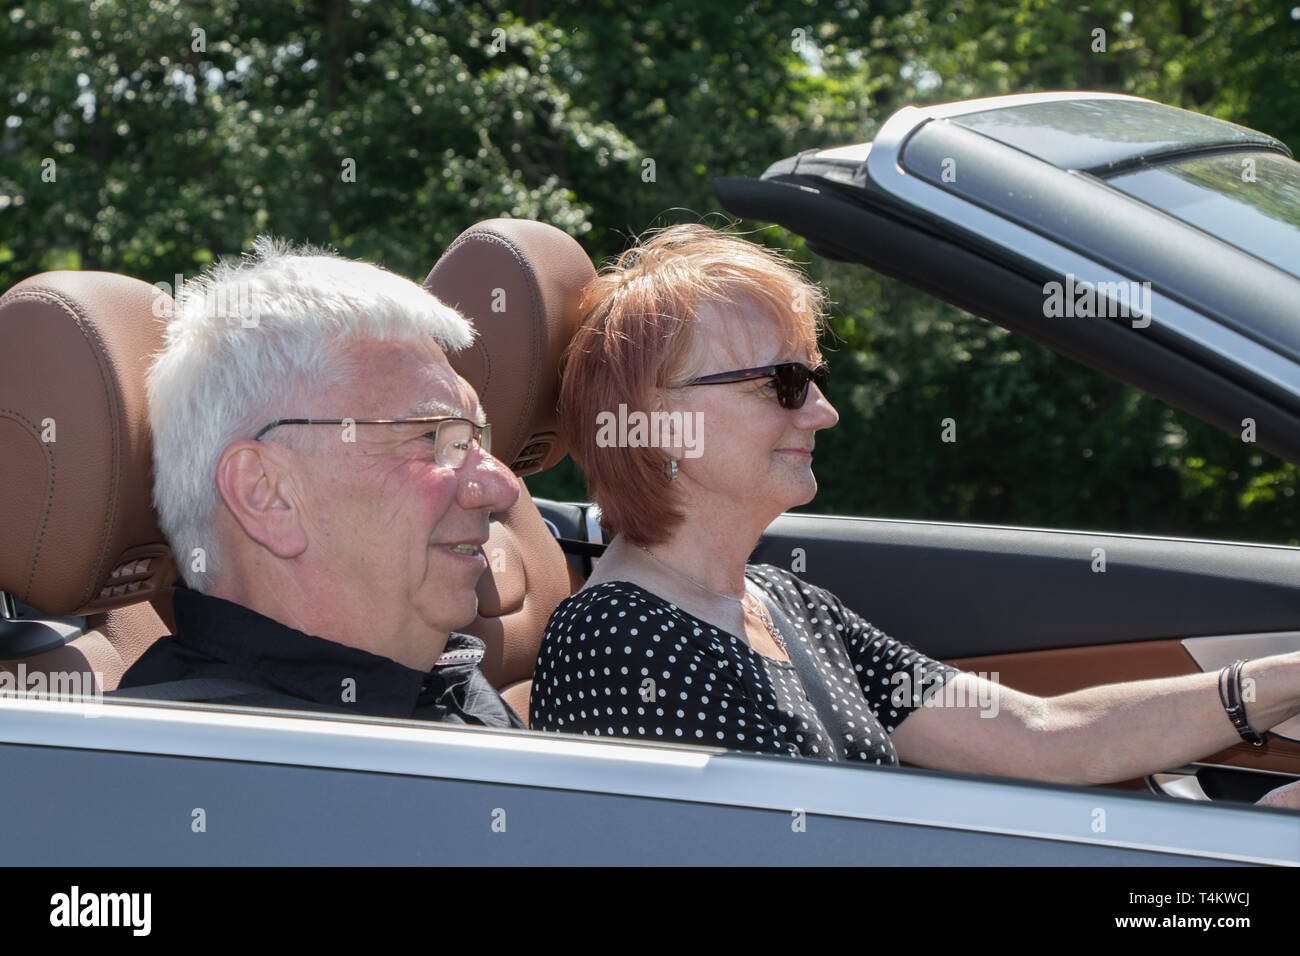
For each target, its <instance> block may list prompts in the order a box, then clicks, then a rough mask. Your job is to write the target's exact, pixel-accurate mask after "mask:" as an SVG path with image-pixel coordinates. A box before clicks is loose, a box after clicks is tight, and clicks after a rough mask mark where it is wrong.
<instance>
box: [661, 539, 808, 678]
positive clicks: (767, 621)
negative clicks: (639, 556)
mask: <svg viewBox="0 0 1300 956" xmlns="http://www.w3.org/2000/svg"><path fill="white" fill-rule="evenodd" d="M637 547H639V548H640V549H641V550H642V551H644V552H645V553H646V554H648V555H650V557H652V558H654V560H655V561H657V562H659V563H660V564H662V565H663V566H664V567H665V568H667V569H668V570H669V571H672V572H673V573H674V574H680V575H681V576H682V577H684V578H685V579H686V580H687V581H690V582H691V583H692V584H694V585H695V586H696V587H697V588H701V589H702V590H705V591H708V592H709V593H710V594H716V595H717V596H718V597H721V598H726V599H727V600H728V601H735V602H736V603H737V604H739V605H740V610H741V613H744V612H745V611H747V610H748V611H750V612H751V613H753V614H754V615H755V616H756V617H757V618H758V619H759V621H761V622H762V624H763V629H764V630H765V631H767V633H768V634H769V635H770V636H771V638H772V640H774V641H776V644H777V646H778V647H779V648H781V652H782V653H783V654H785V656H786V657H789V656H790V651H789V650H787V649H786V646H785V641H783V640H781V634H780V632H778V631H777V629H776V625H775V624H773V623H772V618H771V616H770V615H769V614H768V613H767V609H766V608H764V607H763V605H762V602H760V601H759V600H757V599H756V598H755V597H754V596H753V595H752V594H750V593H749V591H748V589H747V590H746V591H745V596H744V597H739V598H738V597H736V596H735V595H734V594H727V593H726V592H725V591H718V590H716V589H714V588H711V587H709V586H708V585H707V584H705V583H703V582H702V581H697V580H696V579H695V578H693V577H691V576H690V575H689V574H687V573H686V572H685V571H683V570H681V569H680V568H675V567H673V566H672V565H671V564H669V563H668V562H667V561H665V560H664V559H663V558H661V557H659V555H657V554H655V553H654V552H653V551H651V550H650V549H649V548H647V547H646V546H645V545H644V544H640V545H637ZM746 601H749V602H750V603H748V604H746V603H745V602H746Z"/></svg>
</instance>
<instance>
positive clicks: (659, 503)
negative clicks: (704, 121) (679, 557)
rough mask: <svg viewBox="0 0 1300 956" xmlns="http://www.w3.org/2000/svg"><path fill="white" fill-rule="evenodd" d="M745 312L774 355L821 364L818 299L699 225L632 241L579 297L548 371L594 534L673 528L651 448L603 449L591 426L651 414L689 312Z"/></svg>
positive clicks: (811, 288)
mask: <svg viewBox="0 0 1300 956" xmlns="http://www.w3.org/2000/svg"><path fill="white" fill-rule="evenodd" d="M704 304H714V305H730V306H741V305H745V304H750V305H753V306H755V307H757V308H758V309H759V311H761V312H763V313H766V314H768V315H771V316H772V317H773V318H775V319H776V320H777V322H778V323H779V325H780V327H781V328H782V329H783V330H784V333H785V341H784V344H785V347H787V348H790V349H792V350H794V351H797V352H800V353H802V354H804V355H806V356H807V357H808V360H809V362H810V363H811V364H813V365H816V364H818V363H819V362H820V361H821V353H820V350H819V349H818V347H817V337H818V335H819V334H820V332H821V329H822V324H823V313H822V292H821V290H820V289H819V288H818V287H817V286H815V285H813V284H812V283H811V282H809V281H808V280H807V279H806V278H804V276H803V274H802V273H800V272H799V270H798V268H797V267H796V266H795V265H794V263H792V262H791V261H790V260H789V259H788V258H786V257H785V256H783V255H781V254H780V253H778V252H774V251H773V250H771V249H768V248H766V247H764V246H760V245H757V244H755V243H752V242H748V241H747V240H744V239H741V238H739V237H737V236H733V235H729V234H727V233H724V232H719V231H717V230H716V229H711V228H709V227H707V226H702V225H681V226H670V227H668V228H665V229H662V230H657V231H655V232H653V233H650V234H648V237H643V238H642V239H641V240H640V241H638V242H637V243H636V244H635V245H634V246H633V247H632V248H630V249H628V250H627V251H626V252H624V253H623V254H622V255H621V256H619V257H618V259H617V260H615V261H614V262H613V263H612V264H610V265H607V266H606V267H605V268H604V269H602V270H601V272H600V274H599V275H597V276H596V278H594V279H592V280H591V282H590V283H588V285H587V286H586V288H585V289H583V292H582V299H581V304H580V306H579V308H580V310H581V313H582V316H583V320H582V325H581V327H580V328H579V330H578V332H577V334H576V335H575V336H574V337H573V341H572V342H570V344H569V347H568V350H567V351H566V352H565V354H564V358H563V360H562V361H561V365H560V374H561V382H560V429H561V431H562V432H563V435H564V439H565V442H566V444H567V445H568V448H569V452H570V454H571V455H573V457H574V459H575V460H576V461H577V462H578V464H579V465H581V466H582V469H583V472H584V473H585V474H586V477H587V493H588V495H590V496H591V498H592V499H593V500H594V501H595V502H596V503H597V504H598V505H600V510H601V525H602V527H603V528H604V530H605V533H606V535H612V534H622V535H623V536H624V537H626V538H627V539H628V541H629V542H630V543H632V544H643V545H653V544H657V543H659V542H661V541H663V540H664V539H665V538H667V536H668V535H669V533H670V532H671V531H672V530H673V529H674V528H675V527H676V526H677V525H678V524H679V523H680V522H681V521H682V519H683V514H682V512H681V509H680V502H679V501H678V499H677V494H676V489H675V488H674V487H673V485H672V484H671V483H670V482H669V480H668V479H667V478H666V477H665V476H664V467H665V465H666V464H667V463H668V461H669V456H668V455H667V454H666V453H665V452H664V451H663V450H662V449H660V448H653V447H630V448H623V447H607V446H604V445H602V444H599V443H598V442H597V433H598V428H597V420H598V416H599V415H600V414H601V413H602V412H613V411H614V410H616V409H617V408H618V407H619V406H620V405H625V406H627V407H628V408H629V409H649V408H652V407H654V393H655V391H656V390H658V389H663V388H669V387H672V386H673V385H679V384H682V383H681V382H680V381H679V379H680V377H681V376H682V373H683V371H684V366H685V363H686V360H687V357H688V356H689V355H690V354H691V349H692V346H693V345H694V342H695V336H696V334H697V332H696V330H697V325H698V312H697V309H698V308H699V306H701V305H704Z"/></svg>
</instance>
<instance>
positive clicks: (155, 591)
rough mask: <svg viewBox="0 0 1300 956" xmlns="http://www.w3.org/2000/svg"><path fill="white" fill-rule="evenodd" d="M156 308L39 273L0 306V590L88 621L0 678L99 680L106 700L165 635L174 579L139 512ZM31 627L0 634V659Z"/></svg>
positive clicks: (143, 498) (68, 275) (138, 289)
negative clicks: (57, 675) (19, 673)
mask: <svg viewBox="0 0 1300 956" xmlns="http://www.w3.org/2000/svg"><path fill="white" fill-rule="evenodd" d="M155 303H157V304H160V305H161V304H166V305H168V306H169V305H170V300H169V299H168V298H167V297H166V296H165V294H164V293H161V292H159V291H158V290H156V289H155V288H154V287H153V286H150V285H148V284H146V283H144V282H141V281H139V280H137V279H129V278H127V277H126V276H120V275H113V274H111V273H105V272H49V273H44V274H42V275H38V276H34V277H32V278H30V279H27V280H25V281H23V282H20V283H19V284H18V285H16V286H14V287H13V288H12V289H10V290H9V291H8V292H7V293H5V295H4V296H3V297H2V298H0V488H3V489H4V494H3V497H0V591H4V592H6V593H7V594H9V595H12V596H13V597H14V598H16V599H17V600H19V601H22V602H23V603H24V604H27V605H30V606H31V607H33V608H36V609H38V610H39V611H41V612H43V613H44V614H47V615H51V616H64V615H77V616H86V618H87V630H86V632H85V633H84V634H82V635H81V636H80V637H78V638H76V639H75V640H73V641H71V642H69V643H68V644H65V645H62V646H58V647H55V648H53V649H52V650H48V651H45V652H43V653H37V654H34V655H32V656H24V657H23V658H22V660H21V662H20V661H18V660H0V669H3V670H6V671H9V672H11V673H13V672H16V670H17V665H18V664H19V663H21V664H22V665H24V668H25V670H26V672H27V674H28V675H31V674H33V673H35V672H41V673H44V674H46V675H47V677H48V676H49V675H51V674H53V673H54V672H63V673H69V672H80V673H82V674H85V675H88V676H91V675H95V674H99V675H102V676H101V677H100V678H99V680H100V682H101V686H102V689H104V690H111V689H113V688H114V687H116V686H117V682H118V680H119V679H120V678H121V676H122V674H123V673H124V672H125V671H126V669H127V668H128V667H130V666H131V665H132V664H133V663H134V662H135V660H136V658H138V657H139V656H140V654H142V653H143V652H144V650H145V648H147V647H148V646H149V645H150V644H151V643H152V642H153V641H154V640H155V639H157V638H158V637H160V636H161V635H164V634H167V633H169V632H170V628H169V627H168V624H167V621H168V620H169V619H170V614H171V611H170V595H169V586H170V584H171V583H172V581H174V580H175V576H176V575H175V569H174V567H173V565H172V562H171V552H170V549H169V548H168V546H167V543H166V541H165V540H164V538H163V536H162V532H161V531H159V529H158V524H157V521H156V519H155V517H154V512H153V507H152V505H151V501H150V489H151V487H152V464H151V462H152V455H151V448H150V437H149V418H148V413H147V405H146V400H145V373H146V371H147V369H148V363H149V360H150V357H151V356H152V354H153V353H154V352H155V351H156V350H157V349H158V348H159V346H160V345H161V336H162V323H161V322H160V320H159V319H157V318H156V317H155V315H154V308H155ZM160 311H161V310H160ZM41 628H42V625H40V624H39V623H35V622H31V621H28V622H17V623H15V622H0V630H2V631H3V632H4V633H5V638H4V640H5V643H3V644H0V658H2V657H4V656H6V652H5V647H15V646H16V644H17V643H18V641H17V640H16V639H19V638H22V637H23V636H24V635H25V634H30V633H32V632H33V630H35V632H36V633H37V634H39V633H40V629H41ZM47 630H48V629H47ZM86 686H88V685H86Z"/></svg>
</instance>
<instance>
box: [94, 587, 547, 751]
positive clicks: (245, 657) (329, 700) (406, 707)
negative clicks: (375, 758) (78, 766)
mask: <svg viewBox="0 0 1300 956" xmlns="http://www.w3.org/2000/svg"><path fill="white" fill-rule="evenodd" d="M174 608H175V613H176V633H175V634H174V635H172V636H171V637H165V638H163V639H161V640H159V641H156V642H155V643H154V644H153V645H152V646H151V647H150V648H149V649H148V650H147V651H145V652H144V654H143V655H142V656H141V657H140V659H139V660H138V661H136V662H135V664H134V665H132V667H131V668H130V669H129V670H128V671H127V672H126V674H124V675H123V677H122V681H121V683H120V685H119V687H120V688H128V687H141V686H143V685H145V684H160V683H165V682H170V681H177V680H186V679H191V678H217V679H223V680H233V681H240V682H243V683H251V684H256V685H257V686H258V687H261V688H265V693H264V694H258V693H255V692H251V693H249V694H247V695H241V696H240V697H238V698H232V699H231V701H230V702H231V703H237V704H240V705H245V706H251V707H277V708H291V709H294V710H314V711H326V712H331V713H342V714H362V715H366V716H370V717H404V718H415V719H417V720H435V721H445V722H447V723H458V724H484V725H486V726H489V727H518V728H523V726H524V725H523V722H522V721H520V719H519V717H518V716H516V714H515V712H514V711H513V710H511V709H510V706H509V705H508V704H507V703H506V702H505V701H504V700H502V699H501V695H500V694H498V693H497V692H496V690H494V689H493V687H492V685H491V684H489V683H488V680H487V678H486V677H484V676H483V673H482V671H480V670H479V669H478V663H479V661H480V660H482V658H483V650H484V644H483V642H482V641H480V640H479V639H478V638H475V637H470V636H468V635H465V634H452V635H451V636H450V637H449V638H448V640H447V647H446V650H445V651H444V652H443V654H442V656H441V657H440V658H439V660H438V662H437V663H435V664H434V666H433V667H432V668H431V669H430V670H429V672H428V673H421V672H420V671H417V670H414V669H413V668H410V667H406V666H405V665H403V664H399V663H398V662H397V661H394V660H392V659H390V658H387V657H381V656H379V655H377V654H372V653H370V652H369V651H364V650H361V649H360V648H356V647H348V646H347V645H346V644H339V643H338V642H337V641H330V640H326V639H325V638H321V637H314V636H312V635H310V634H304V633H303V632H302V631H298V630H295V629H294V628H291V627H288V626H287V625H284V624H281V623H280V622H279V621H275V620H272V619H271V618H269V617H266V616H264V615H262V614H258V613H257V612H256V611H253V610H250V609H249V608H246V607H244V606H242V605H239V604H234V603H232V602H230V601H226V600H223V599H221V598H217V597H212V596H210V595H206V594H201V593H200V592H198V591H194V590H192V589H190V588H187V587H183V586H180V587H177V588H176V596H175V600H174ZM124 696H125V695H124Z"/></svg>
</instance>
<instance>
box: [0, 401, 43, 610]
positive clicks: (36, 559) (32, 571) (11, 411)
mask: <svg viewBox="0 0 1300 956" xmlns="http://www.w3.org/2000/svg"><path fill="white" fill-rule="evenodd" d="M0 415H12V416H13V417H14V418H17V419H20V420H21V421H22V423H23V424H24V425H26V426H27V427H28V428H29V429H30V430H31V431H32V432H33V433H36V432H39V431H40V429H38V428H37V427H36V424H35V423H34V422H32V421H30V420H28V418H27V416H26V415H24V414H23V413H22V412H20V411H18V409H16V408H0ZM36 444H37V445H39V446H41V453H42V454H43V455H45V458H46V461H47V463H48V464H49V467H50V477H49V488H48V490H47V491H46V492H45V502H46V505H45V510H44V512H43V513H42V514H41V525H40V528H39V529H37V535H36V541H35V542H34V543H35V545H36V553H35V555H34V556H33V559H32V564H31V567H30V568H28V571H27V587H26V590H24V591H23V593H22V595H20V599H21V600H22V601H24V602H26V601H28V600H29V599H30V598H31V596H32V579H33V578H34V577H36V565H37V564H39V563H40V558H41V542H42V541H43V540H44V538H45V526H46V525H47V524H49V521H50V512H51V511H52V510H53V507H54V506H53V500H54V488H55V484H56V482H55V474H54V473H55V467H56V466H55V462H54V456H53V455H52V454H50V449H49V447H48V446H49V443H48V442H43V441H41V440H40V439H39V438H38V439H37V441H36Z"/></svg>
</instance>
